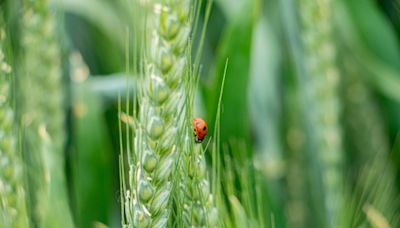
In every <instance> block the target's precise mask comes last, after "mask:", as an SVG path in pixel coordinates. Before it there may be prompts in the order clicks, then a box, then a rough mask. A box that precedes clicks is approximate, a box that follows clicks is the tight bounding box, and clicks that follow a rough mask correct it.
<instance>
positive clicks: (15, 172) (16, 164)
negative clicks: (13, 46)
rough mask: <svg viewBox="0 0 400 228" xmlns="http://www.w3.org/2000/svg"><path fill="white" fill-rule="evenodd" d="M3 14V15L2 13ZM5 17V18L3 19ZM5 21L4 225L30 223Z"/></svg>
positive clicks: (0, 212) (1, 84)
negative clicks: (7, 50) (6, 53)
mask: <svg viewBox="0 0 400 228" xmlns="http://www.w3.org/2000/svg"><path fill="white" fill-rule="evenodd" d="M0 16H1V15H0ZM0 20H1V19H0ZM4 29H5V25H4V23H3V21H2V20H1V21H0V169H1V170H2V171H1V172H0V196H1V198H0V226H1V227H27V225H28V215H27V210H26V197H25V185H24V176H23V169H24V166H23V162H22V159H21V154H20V151H19V150H18V148H17V139H18V136H17V131H16V129H15V128H14V126H15V109H14V108H13V107H12V105H11V103H12V102H11V96H10V94H11V87H12V84H11V81H12V78H11V77H12V76H13V72H12V69H11V66H10V65H9V64H8V63H7V62H6V56H5V53H4V47H5V41H4V39H5V31H4Z"/></svg>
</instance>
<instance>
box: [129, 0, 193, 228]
mask: <svg viewBox="0 0 400 228" xmlns="http://www.w3.org/2000/svg"><path fill="white" fill-rule="evenodd" d="M141 3H142V2H141ZM141 3H138V4H139V5H140V4H141ZM143 4H146V5H140V7H142V8H143V9H146V10H147V11H146V13H147V15H146V16H147V17H146V26H145V34H146V35H145V38H144V43H145V44H144V48H143V50H142V51H143V56H142V57H144V61H143V64H142V65H141V66H140V68H141V70H140V71H141V72H142V73H143V77H141V78H140V80H138V83H139V85H140V86H139V87H140V89H139V92H138V97H139V106H140V109H139V110H138V112H137V114H136V115H137V116H135V118H136V119H135V124H134V126H135V130H134V131H135V136H134V146H133V154H132V155H128V157H131V158H132V159H129V160H128V165H129V186H128V187H127V188H126V189H124V190H125V191H124V194H125V195H124V202H125V205H124V211H125V217H126V221H125V224H124V225H125V226H128V227H147V226H150V225H151V226H152V227H165V226H166V225H167V224H168V221H169V219H170V215H171V211H172V210H173V205H172V203H171V202H172V199H173V197H172V194H173V193H172V189H174V186H173V185H174V184H175V182H174V178H176V175H179V174H177V172H178V171H179V169H177V168H176V167H177V166H179V162H178V160H179V155H180V154H181V153H182V145H183V144H182V142H184V141H185V133H184V131H183V129H185V125H184V124H185V119H184V118H183V116H182V115H180V113H183V112H184V110H185V109H186V106H185V99H186V95H187V91H186V87H185V78H186V77H188V76H189V75H188V66H189V65H188V64H189V62H188V58H187V55H186V54H187V52H188V50H189V49H188V48H189V46H188V45H189V42H188V41H189V36H190V33H191V22H192V19H191V17H192V14H191V8H190V7H191V1H189V0H171V1H148V2H146V3H143ZM123 220H124V219H123Z"/></svg>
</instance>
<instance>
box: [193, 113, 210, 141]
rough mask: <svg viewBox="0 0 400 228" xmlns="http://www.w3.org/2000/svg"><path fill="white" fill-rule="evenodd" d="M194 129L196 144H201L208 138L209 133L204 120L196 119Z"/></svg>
mask: <svg viewBox="0 0 400 228" xmlns="http://www.w3.org/2000/svg"><path fill="white" fill-rule="evenodd" d="M193 127H194V137H195V138H194V140H195V142H196V143H201V142H202V141H203V140H204V137H206V135H207V131H208V127H207V124H206V121H204V120H203V119H202V118H194V119H193Z"/></svg>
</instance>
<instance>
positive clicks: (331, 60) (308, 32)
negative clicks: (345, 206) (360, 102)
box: [299, 0, 343, 226]
mask: <svg viewBox="0 0 400 228" xmlns="http://www.w3.org/2000/svg"><path fill="white" fill-rule="evenodd" d="M299 5H300V17H301V23H302V35H303V45H304V57H305V63H306V71H307V78H306V79H307V82H306V84H307V87H308V88H307V89H308V91H307V93H308V95H309V97H310V102H312V103H311V104H310V106H312V107H310V109H311V110H310V112H311V124H312V126H311V127H312V128H313V131H314V138H315V142H314V143H315V149H316V151H317V158H318V160H319V161H320V164H321V168H322V185H323V187H324V190H325V196H324V197H325V202H324V204H325V207H326V212H327V214H326V219H327V225H330V226H332V225H334V219H335V217H337V213H338V211H337V210H338V207H339V206H340V205H339V204H340V202H339V199H340V192H341V189H340V186H341V185H342V160H343V154H342V139H341V138H342V136H341V126H340V124H339V116H340V102H339V98H338V97H339V96H338V82H339V79H340V74H339V70H338V68H337V66H336V63H335V61H336V45H335V43H334V42H333V40H332V35H333V23H332V20H333V18H332V7H333V3H332V1H331V0H302V1H300V2H299Z"/></svg>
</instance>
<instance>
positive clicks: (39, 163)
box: [18, 0, 73, 227]
mask: <svg viewBox="0 0 400 228" xmlns="http://www.w3.org/2000/svg"><path fill="white" fill-rule="evenodd" d="M22 5H23V17H22V20H21V23H22V25H21V28H22V30H21V54H20V56H21V59H20V61H21V62H20V66H21V67H20V69H19V74H20V75H19V76H20V77H19V85H18V86H19V87H18V89H19V90H18V93H19V98H20V100H19V101H20V104H21V112H22V113H21V126H22V127H23V128H24V139H23V140H24V155H25V156H26V159H27V164H28V166H29V170H30V172H29V176H28V183H29V187H30V189H31V190H32V191H31V199H32V208H31V210H32V213H33V218H34V222H35V223H36V224H38V225H39V226H42V227H72V226H73V223H72V217H71V214H70V210H69V205H68V198H67V189H66V180H65V176H64V168H63V167H64V157H63V156H64V153H63V151H64V143H65V132H64V124H65V116H64V112H65V106H64V89H63V86H62V80H63V79H62V75H63V73H62V63H61V50H60V49H61V48H60V45H59V43H58V41H57V36H56V33H55V29H56V25H55V22H56V15H55V13H54V12H53V11H51V10H50V6H49V1H47V0H36V1H30V0H24V1H22Z"/></svg>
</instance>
